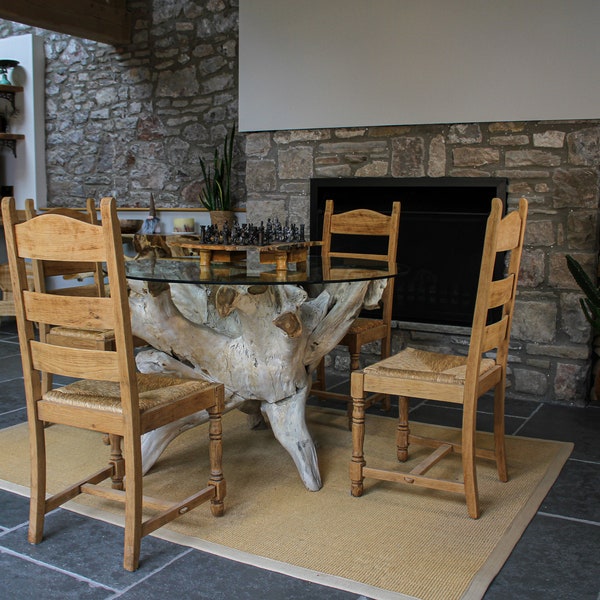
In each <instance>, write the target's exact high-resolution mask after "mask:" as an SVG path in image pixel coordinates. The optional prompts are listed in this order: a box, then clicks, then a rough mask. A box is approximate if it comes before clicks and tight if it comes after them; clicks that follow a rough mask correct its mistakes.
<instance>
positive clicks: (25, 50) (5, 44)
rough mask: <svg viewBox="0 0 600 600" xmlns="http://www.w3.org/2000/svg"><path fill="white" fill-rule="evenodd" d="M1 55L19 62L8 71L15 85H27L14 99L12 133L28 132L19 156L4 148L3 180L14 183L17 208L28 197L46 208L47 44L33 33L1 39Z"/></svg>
mask: <svg viewBox="0 0 600 600" xmlns="http://www.w3.org/2000/svg"><path fill="white" fill-rule="evenodd" d="M0 57H1V58H11V59H14V60H18V61H19V65H18V66H17V67H15V68H14V69H12V71H9V73H8V77H9V79H10V81H11V83H12V84H13V85H20V86H23V88H24V90H23V93H19V94H17V95H16V98H15V99H16V106H17V109H18V111H19V112H18V114H16V115H15V116H13V117H12V118H11V120H10V132H11V133H22V134H24V135H25V139H24V140H18V141H17V158H14V157H13V155H12V152H11V151H10V150H9V149H8V148H4V149H2V154H1V156H0V168H1V169H2V180H3V181H4V182H6V185H12V186H14V193H15V198H16V201H17V208H24V207H25V198H34V199H35V200H36V205H37V206H40V207H43V206H46V196H47V193H46V162H45V161H46V141H45V140H46V136H45V129H44V117H45V107H44V85H45V80H44V76H45V59H44V44H43V41H42V39H41V38H39V37H36V36H34V35H31V34H26V35H20V36H14V37H9V38H4V39H0Z"/></svg>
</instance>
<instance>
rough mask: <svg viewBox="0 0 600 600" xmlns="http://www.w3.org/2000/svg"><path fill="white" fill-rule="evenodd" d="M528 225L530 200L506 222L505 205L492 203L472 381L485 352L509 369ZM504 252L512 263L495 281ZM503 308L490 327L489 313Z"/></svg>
mask: <svg viewBox="0 0 600 600" xmlns="http://www.w3.org/2000/svg"><path fill="white" fill-rule="evenodd" d="M526 223H527V200H525V198H521V200H520V201H519V207H518V209H517V210H513V211H511V212H509V213H508V214H507V215H506V216H505V217H504V218H503V217H502V201H501V200H500V199H499V198H494V199H493V200H492V209H491V212H490V215H489V217H488V221H487V227H486V233H485V241H484V246H483V255H482V259H481V269H480V272H479V284H478V288H477V299H476V301H475V311H474V314H473V326H472V330H471V342H470V346H469V358H468V364H467V377H469V374H471V376H472V377H473V380H474V379H475V378H476V377H477V376H478V371H479V366H478V365H479V362H480V360H481V356H482V354H483V353H485V352H489V351H491V350H496V364H498V365H500V366H502V367H503V368H504V369H505V368H506V361H507V358H508V345H509V341H510V329H511V325H512V317H513V310H514V306H515V298H516V293H517V281H518V278H519V267H520V264H521V254H522V252H523V241H524V237H525V225H526ZM501 252H506V253H509V259H508V262H507V265H506V269H505V273H504V276H503V277H502V278H500V279H494V265H495V263H496V257H497V255H498V253H501ZM500 308H501V316H500V317H499V318H498V319H497V320H495V321H493V322H491V323H490V322H489V313H490V311H491V310H493V309H496V310H498V309H500Z"/></svg>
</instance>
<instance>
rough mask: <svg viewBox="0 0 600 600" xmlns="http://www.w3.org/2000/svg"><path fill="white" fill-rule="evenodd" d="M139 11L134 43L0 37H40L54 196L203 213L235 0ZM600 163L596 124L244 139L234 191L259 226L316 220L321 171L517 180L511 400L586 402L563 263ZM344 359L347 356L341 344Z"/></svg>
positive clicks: (590, 226)
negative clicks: (316, 181) (204, 161)
mask: <svg viewBox="0 0 600 600" xmlns="http://www.w3.org/2000/svg"><path fill="white" fill-rule="evenodd" d="M129 8H130V10H132V11H133V12H134V17H135V18H134V22H135V33H134V40H133V44H131V45H130V46H128V47H124V48H113V47H110V46H107V45H104V44H97V43H95V42H90V41H87V40H82V39H79V38H73V37H68V36H62V35H59V34H55V33H51V32H47V31H42V30H32V28H29V27H26V26H24V25H19V24H15V23H10V22H7V21H0V37H7V36H9V35H18V34H19V33H24V32H31V31H33V32H34V33H36V34H38V35H41V36H43V38H44V41H45V51H46V59H47V61H46V133H47V148H46V153H47V154H46V156H47V179H48V190H49V197H48V202H49V204H50V205H52V204H70V205H81V204H82V203H83V199H84V198H85V197H87V196H93V197H96V198H98V197H101V196H104V195H108V194H111V195H114V196H116V197H117V199H118V202H119V205H120V206H124V207H133V206H147V204H148V200H149V194H150V192H153V193H154V196H155V198H156V202H157V206H158V208H159V210H160V208H161V207H178V206H179V207H198V206H199V202H198V191H199V189H200V186H201V182H202V177H201V171H200V165H199V157H201V156H202V157H205V158H210V157H211V155H212V152H213V151H214V148H215V146H220V144H221V143H222V141H223V139H224V137H225V133H226V131H227V130H228V128H229V127H230V125H231V123H232V122H233V121H235V119H236V117H237V110H238V108H237V41H238V40H237V32H238V23H237V17H238V8H237V1H236V0H208V1H203V2H196V1H189V0H188V1H183V0H137V1H136V0H132V1H131V2H129ZM557 76H560V73H557ZM599 158H600V121H572V122H567V121H557V122H527V123H473V124H452V125H421V126H410V127H404V126H402V127H368V128H351V129H322V130H308V131H276V132H262V133H251V134H245V135H244V134H239V135H238V136H237V140H236V152H235V171H236V173H235V174H236V182H237V183H236V190H235V195H236V197H237V199H238V203H239V205H240V206H244V205H245V206H246V208H247V218H248V220H250V221H255V222H256V221H259V220H261V219H264V218H265V216H279V217H280V218H281V219H282V220H283V219H285V218H286V217H289V218H290V219H291V220H292V221H294V222H297V223H300V222H304V223H307V224H308V223H309V185H310V178H311V177H336V176H343V177H352V176H355V177H364V176H370V177H373V176H375V177H377V176H382V177H383V176H388V177H389V176H392V177H420V176H428V177H441V176H456V177H468V176H476V177H481V176H485V177H488V176H492V177H495V176H498V177H506V178H508V180H509V195H510V197H509V205H510V206H513V205H514V203H515V201H516V199H517V198H518V197H519V196H521V195H523V196H526V197H527V198H528V199H529V200H530V220H529V225H528V230H527V238H526V243H527V248H526V251H525V253H524V257H523V268H522V275H521V280H520V285H519V298H518V306H517V311H516V317H515V324H514V328H513V336H512V351H511V360H510V364H511V370H510V374H509V384H510V389H509V392H508V393H509V395H510V396H512V397H513V398H521V399H535V400H544V401H548V402H557V403H575V404H583V403H584V402H585V401H586V398H587V396H588V388H589V371H590V368H589V365H590V355H591V346H592V344H591V336H590V329H589V327H588V326H587V324H586V322H585V320H584V319H583V317H582V314H581V311H580V308H579V305H578V298H579V297H580V294H579V292H578V289H577V287H576V285H575V284H574V282H573V280H572V278H571V276H570V274H569V273H568V271H567V269H566V264H565V258H564V257H565V254H567V253H571V254H573V255H574V256H575V257H576V258H578V259H579V260H580V261H582V262H583V263H584V264H585V265H586V266H587V268H588V269H589V272H590V273H593V272H595V269H596V261H597V255H598V243H597V239H598V235H597V233H598V232H597V229H598V163H599ZM464 333H465V332H464V331H463V330H457V329H451V330H449V331H448V332H443V331H439V330H438V331H436V330H434V331H431V330H422V329H421V330H416V329H411V330H400V329H398V330H396V331H395V337H394V347H395V348H396V349H397V348H400V347H401V346H402V345H403V344H405V343H406V342H407V341H409V340H410V341H411V343H413V344H418V345H421V346H423V347H430V348H438V349H439V348H442V349H444V348H448V349H457V348H458V349H460V350H463V351H464V349H465V347H466V343H467V338H466V337H465V335H464ZM369 350H370V351H371V354H366V355H365V357H364V359H365V361H370V360H373V359H374V358H375V354H373V352H374V351H375V350H376V347H373V348H370V349H369ZM334 364H335V365H336V366H337V367H339V368H344V367H345V366H346V365H347V356H346V355H345V354H344V352H343V351H341V350H336V352H335V354H334Z"/></svg>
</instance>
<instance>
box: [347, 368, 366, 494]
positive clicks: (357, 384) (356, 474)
mask: <svg viewBox="0 0 600 600" xmlns="http://www.w3.org/2000/svg"><path fill="white" fill-rule="evenodd" d="M363 379H364V376H363V374H362V373H361V372H357V373H353V374H352V377H351V380H350V381H351V394H352V400H353V410H352V462H351V463H350V480H351V487H350V493H351V494H352V495H353V496H355V497H358V496H362V494H363V481H364V476H363V467H364V466H365V464H366V462H365V458H364V454H363V452H364V441H365V392H364V390H363Z"/></svg>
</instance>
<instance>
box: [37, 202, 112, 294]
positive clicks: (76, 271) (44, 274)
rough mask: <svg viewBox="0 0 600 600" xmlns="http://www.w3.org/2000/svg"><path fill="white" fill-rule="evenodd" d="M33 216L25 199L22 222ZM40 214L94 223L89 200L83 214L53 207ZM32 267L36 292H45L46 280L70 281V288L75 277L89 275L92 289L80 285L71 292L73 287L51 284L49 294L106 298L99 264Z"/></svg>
mask: <svg viewBox="0 0 600 600" xmlns="http://www.w3.org/2000/svg"><path fill="white" fill-rule="evenodd" d="M37 214H38V213H37V212H36V210H35V205H34V201H33V199H31V198H27V199H26V200H25V217H26V219H32V218H33V217H36V216H37ZM44 214H55V215H63V216H66V217H71V218H73V219H78V220H80V221H85V222H86V223H94V224H97V223H98V216H97V212H96V203H95V201H94V199H93V198H88V199H87V200H86V208H85V211H84V210H79V209H76V208H67V207H57V208H49V209H47V210H45V211H44ZM74 256H75V257H76V256H77V254H76V253H75V254H74ZM32 267H33V279H34V286H35V289H36V290H38V291H40V290H45V289H46V284H47V278H48V277H60V276H62V277H63V278H65V279H70V281H71V283H72V284H73V283H74V281H73V280H74V279H75V278H77V277H78V276H81V275H86V274H89V273H91V274H92V275H93V278H94V283H93V285H89V284H87V285H85V286H83V285H81V289H79V290H73V289H72V287H73V285H69V286H59V285H56V280H55V281H54V283H55V285H54V286H53V291H52V293H54V294H60V295H70V294H76V295H85V294H87V295H89V296H104V295H105V294H106V290H105V287H104V272H103V270H102V264H100V263H90V262H82V261H78V260H72V261H70V262H52V261H43V262H42V261H33V262H32Z"/></svg>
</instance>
